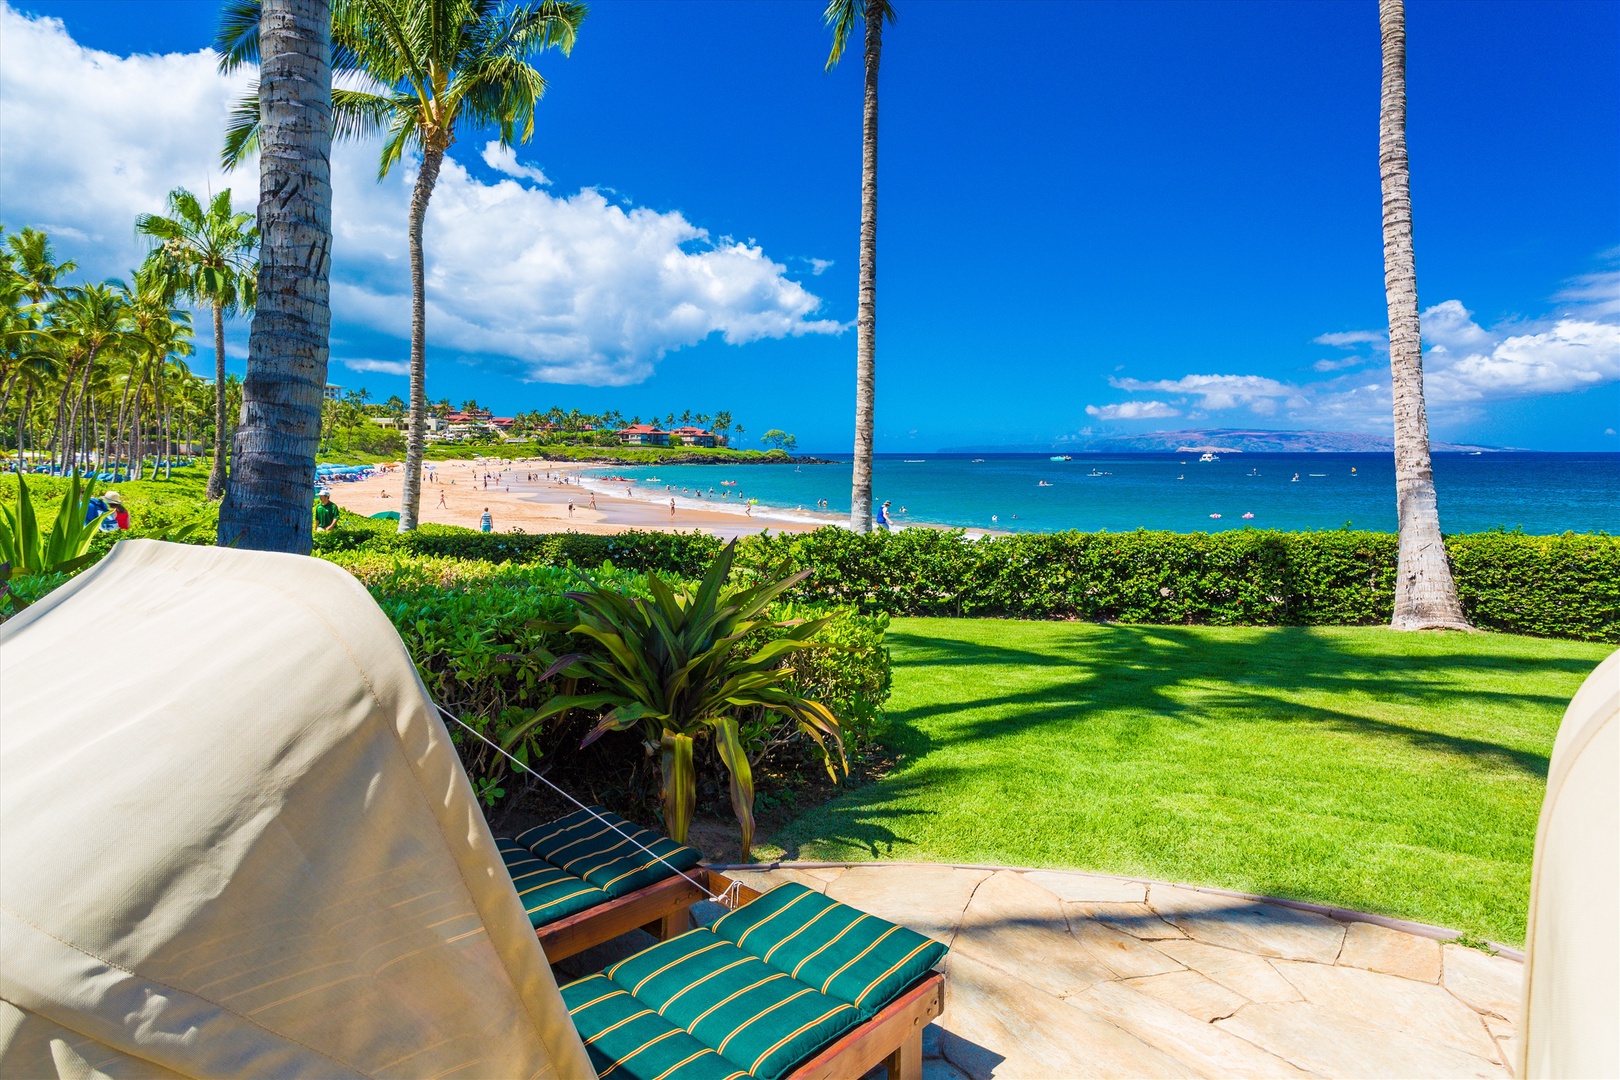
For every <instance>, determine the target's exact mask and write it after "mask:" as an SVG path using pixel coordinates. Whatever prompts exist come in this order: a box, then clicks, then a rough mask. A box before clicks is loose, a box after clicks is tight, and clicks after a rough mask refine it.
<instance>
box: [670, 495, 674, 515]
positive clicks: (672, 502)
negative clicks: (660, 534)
mask: <svg viewBox="0 0 1620 1080" xmlns="http://www.w3.org/2000/svg"><path fill="white" fill-rule="evenodd" d="M669 516H670V517H674V516H675V500H674V499H671V500H669Z"/></svg>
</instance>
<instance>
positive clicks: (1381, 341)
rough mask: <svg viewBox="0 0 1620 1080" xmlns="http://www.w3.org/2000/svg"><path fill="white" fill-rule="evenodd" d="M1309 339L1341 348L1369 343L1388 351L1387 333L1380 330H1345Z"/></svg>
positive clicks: (1351, 347)
mask: <svg viewBox="0 0 1620 1080" xmlns="http://www.w3.org/2000/svg"><path fill="white" fill-rule="evenodd" d="M1311 341H1313V342H1314V343H1316V344H1317V345H1334V346H1337V347H1338V348H1341V349H1353V348H1355V347H1356V346H1357V345H1371V346H1372V347H1373V348H1375V349H1381V350H1383V351H1385V352H1388V351H1389V335H1388V334H1387V333H1385V332H1384V331H1382V330H1347V331H1345V332H1343V333H1339V334H1321V335H1319V336H1317V337H1313V338H1311Z"/></svg>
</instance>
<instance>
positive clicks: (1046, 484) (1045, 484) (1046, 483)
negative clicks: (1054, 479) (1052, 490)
mask: <svg viewBox="0 0 1620 1080" xmlns="http://www.w3.org/2000/svg"><path fill="white" fill-rule="evenodd" d="M1035 486H1036V487H1051V486H1052V483H1051V481H1049V480H1042V481H1041V482H1040V483H1038V484H1036V485H1035Z"/></svg>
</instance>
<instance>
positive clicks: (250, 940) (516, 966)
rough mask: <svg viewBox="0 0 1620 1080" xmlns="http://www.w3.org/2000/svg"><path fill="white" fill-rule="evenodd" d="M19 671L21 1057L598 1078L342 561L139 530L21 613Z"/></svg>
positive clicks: (11, 745)
mask: <svg viewBox="0 0 1620 1080" xmlns="http://www.w3.org/2000/svg"><path fill="white" fill-rule="evenodd" d="M199 627H205V628H206V629H207V632H206V633H199V632H198V628H199ZM131 642H158V643H161V644H160V646H159V647H158V648H156V649H148V650H146V651H145V652H144V653H143V655H142V656H141V659H140V662H139V663H131V662H121V661H119V660H118V659H117V658H118V657H120V656H124V655H127V654H128V651H129V647H130V643H131ZM85 656H97V657H102V658H104V661H105V662H103V663H101V664H100V665H98V667H97V671H96V677H95V678H94V679H85V678H84V677H83V676H84V660H83V658H84V657H85ZM0 685H3V686H4V687H5V692H4V697H3V701H0V706H3V707H0V1076H19V1077H21V1076H59V1075H62V1076H66V1075H74V1076H79V1075H83V1076H90V1075H97V1076H101V1075H109V1076H137V1075H138V1076H176V1075H178V1076H187V1077H204V1076H210V1077H211V1076H264V1077H280V1076H320V1077H359V1076H380V1075H391V1076H443V1075H449V1074H455V1075H458V1076H468V1077H472V1076H490V1077H494V1076H502V1077H505V1076H513V1077H516V1076H522V1077H531V1076H555V1077H570V1078H572V1077H576V1076H579V1077H589V1076H592V1075H593V1073H592V1069H591V1065H590V1062H589V1060H588V1058H587V1057H586V1054H585V1049H584V1047H583V1045H582V1044H581V1043H580V1041H579V1036H578V1035H577V1034H576V1033H575V1031H574V1028H573V1025H572V1024H571V1023H570V1021H569V1016H568V1012H567V1010H566V1009H565V1008H564V1006H563V1003H562V999H561V997H560V996H559V995H558V992H557V985H556V983H555V981H554V980H553V977H552V974H551V968H550V967H549V966H548V965H547V963H546V958H545V955H544V954H543V953H542V952H541V949H540V945H539V943H538V941H537V940H536V938H535V935H534V930H533V928H532V927H531V926H530V925H529V920H528V918H527V917H526V916H525V915H524V911H523V905H522V902H521V901H520V900H519V899H518V895H517V892H516V890H514V889H513V888H512V883H511V878H510V877H509V876H508V874H507V871H506V869H505V867H504V865H503V863H502V860H501V856H500V853H499V852H498V851H497V849H496V847H495V841H494V839H493V838H492V837H491V835H490V832H489V828H488V827H487V826H486V825H485V824H484V817H483V814H482V813H481V812H480V810H479V805H478V800H477V799H476V798H475V797H474V795H473V791H472V787H471V785H470V784H469V783H468V781H467V776H466V774H465V772H463V770H462V766H461V761H460V759H459V758H458V757H457V754H456V750H455V747H454V746H453V745H452V744H451V741H450V737H449V734H448V732H446V730H445V728H444V724H443V722H442V721H441V720H440V718H439V716H438V713H437V711H436V710H435V707H434V705H433V702H432V700H431V699H430V698H429V697H428V694H427V691H426V689H425V688H424V687H423V685H422V683H421V680H420V679H419V678H418V677H417V674H416V669H415V666H414V665H413V664H412V662H411V658H410V655H409V654H408V653H407V652H406V651H405V648H404V646H403V644H402V643H401V642H400V639H399V635H398V634H396V633H395V631H394V628H393V626H392V625H391V624H390V623H389V621H388V619H387V617H386V616H385V615H384V614H383V613H382V611H381V610H380V609H379V608H378V607H377V605H376V603H375V602H374V601H373V600H372V599H371V596H370V595H369V594H368V593H367V592H366V590H365V588H364V587H363V586H361V585H360V583H359V582H358V581H356V580H355V578H354V577H353V576H351V575H350V574H349V573H347V572H346V571H344V570H342V569H341V568H339V567H337V566H335V565H333V564H332V563H328V562H324V561H322V560H319V559H311V558H306V557H303V556H298V555H286V554H277V553H272V552H264V551H240V550H235V549H232V548H218V547H200V546H192V545H184V544H167V543H161V542H159V541H155V540H126V541H124V542H122V543H120V544H118V545H117V546H116V547H115V548H114V549H113V550H112V553H111V554H109V555H108V556H107V557H106V558H105V559H103V560H102V561H101V562H100V563H99V564H98V565H96V566H95V567H94V568H92V569H90V570H88V571H86V572H85V573H84V574H82V575H80V576H79V577H77V578H75V579H74V580H72V581H70V582H68V583H67V584H65V585H63V586H61V587H60V588H58V589H56V590H55V591H54V592H52V593H50V594H49V595H47V596H46V597H44V598H43V599H41V600H39V601H37V602H36V603H34V604H33V605H32V606H30V607H29V608H28V609H27V610H25V611H23V612H22V613H21V614H19V615H17V616H15V617H13V618H12V619H11V620H9V621H8V622H6V623H5V624H3V625H0Z"/></svg>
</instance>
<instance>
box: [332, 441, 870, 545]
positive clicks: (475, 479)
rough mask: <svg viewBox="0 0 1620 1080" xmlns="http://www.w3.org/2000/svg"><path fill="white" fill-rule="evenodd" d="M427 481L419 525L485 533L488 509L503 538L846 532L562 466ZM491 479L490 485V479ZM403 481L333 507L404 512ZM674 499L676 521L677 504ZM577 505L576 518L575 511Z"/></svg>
mask: <svg viewBox="0 0 1620 1080" xmlns="http://www.w3.org/2000/svg"><path fill="white" fill-rule="evenodd" d="M428 465H429V468H428V469H427V470H426V471H425V472H424V474H423V478H422V507H421V513H420V519H421V520H422V521H423V522H431V523H433V524H438V525H462V526H465V527H467V528H471V529H476V528H478V523H479V518H480V517H481V516H482V514H483V512H484V509H485V508H486V507H487V508H488V509H489V513H490V517H491V518H493V519H494V527H495V531H496V532H512V531H514V530H516V531H518V532H526V533H551V532H568V531H573V532H581V533H598V534H608V533H618V532H625V531H630V530H651V531H658V532H676V531H679V532H692V531H694V530H696V531H699V532H705V533H708V534H710V535H712V536H719V537H722V538H724V539H731V538H732V537H736V536H745V535H749V534H752V533H758V532H763V531H764V530H766V529H770V530H771V531H773V532H808V531H810V530H812V529H818V528H821V527H822V526H825V525H837V524H840V523H841V521H842V519H841V518H840V517H838V516H835V515H832V514H824V515H816V514H811V513H796V514H790V515H784V514H783V513H782V512H780V511H771V510H766V509H761V508H758V507H756V508H753V512H752V514H750V513H749V512H748V511H747V510H746V509H745V507H743V506H740V505H732V506H725V507H720V506H716V505H714V502H713V500H709V505H706V506H705V505H700V502H701V501H700V500H696V499H692V498H689V497H686V496H683V495H681V494H680V493H678V492H677V493H672V492H669V491H665V490H664V489H663V488H662V487H658V488H652V487H637V486H636V485H634V484H629V483H625V482H622V481H614V482H610V481H606V480H604V479H602V478H601V477H600V476H585V475H582V470H581V468H580V467H579V466H577V465H568V464H564V463H560V462H555V461H541V460H521V461H503V460H495V459H489V460H485V461H434V462H429V463H428ZM486 478H487V479H486ZM402 486H403V477H402V475H401V471H400V468H398V467H395V468H392V469H389V470H387V471H383V472H378V473H375V474H373V475H372V477H371V478H370V479H368V480H361V481H356V482H352V483H344V482H338V483H333V484H330V485H329V489H330V490H331V492H332V501H333V502H335V503H337V504H338V505H339V506H341V507H343V509H345V510H348V511H350V512H352V513H356V514H363V515H366V516H368V517H369V516H370V515H372V514H376V513H380V512H382V511H384V510H398V509H399V497H400V488H401V487H402ZM672 498H673V499H674V503H675V508H674V513H671V512H670V500H671V499H672ZM570 504H572V505H573V509H572V511H570V509H569V505H570Z"/></svg>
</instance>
